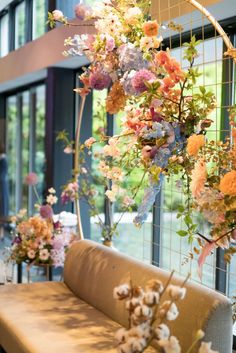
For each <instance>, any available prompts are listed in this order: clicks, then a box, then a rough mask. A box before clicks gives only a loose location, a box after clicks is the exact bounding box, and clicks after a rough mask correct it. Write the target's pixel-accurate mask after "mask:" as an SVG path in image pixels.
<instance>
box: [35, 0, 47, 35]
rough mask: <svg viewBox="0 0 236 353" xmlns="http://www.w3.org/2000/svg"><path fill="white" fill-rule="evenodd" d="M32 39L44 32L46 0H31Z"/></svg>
mask: <svg viewBox="0 0 236 353" xmlns="http://www.w3.org/2000/svg"><path fill="white" fill-rule="evenodd" d="M32 31H33V33H32V36H33V39H36V38H38V37H40V36H41V35H43V34H44V33H45V32H46V0H33V28H32Z"/></svg>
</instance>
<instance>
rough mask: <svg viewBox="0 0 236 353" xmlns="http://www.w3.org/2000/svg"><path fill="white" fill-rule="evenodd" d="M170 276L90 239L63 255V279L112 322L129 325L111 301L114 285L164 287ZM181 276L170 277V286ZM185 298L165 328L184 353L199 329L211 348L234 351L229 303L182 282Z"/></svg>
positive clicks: (119, 305) (121, 305) (123, 312)
mask: <svg viewBox="0 0 236 353" xmlns="http://www.w3.org/2000/svg"><path fill="white" fill-rule="evenodd" d="M169 275H170V273H168V272H166V271H164V270H161V269H160V268H158V267H155V266H152V265H147V264H145V263H142V262H140V261H137V260H134V259H133V258H130V257H128V256H125V255H123V254H121V253H119V252H118V251H115V250H113V249H110V248H108V247H105V246H103V245H100V244H97V243H95V242H93V241H89V240H81V241H79V242H78V243H76V244H74V245H73V246H72V247H71V248H70V250H69V252H68V254H67V257H66V262H65V268H64V281H65V283H66V285H67V286H68V287H69V288H70V289H71V291H73V292H74V294H75V295H76V296H78V297H79V298H81V299H82V300H84V301H86V302H87V303H89V304H91V305H92V306H94V307H95V308H97V309H98V310H100V311H102V312H103V313H104V314H106V315H107V316H109V317H110V318H112V319H113V320H114V321H116V322H118V323H120V324H121V325H123V326H127V325H128V314H127V311H126V310H125V308H124V302H123V301H117V300H115V299H113V289H114V287H116V286H117V285H120V284H123V283H129V280H130V278H131V279H132V283H133V284H136V285H141V286H143V287H144V286H145V284H146V282H147V281H148V280H150V279H153V278H157V279H159V280H161V281H162V282H163V284H165V283H166V281H167V279H168V277H169ZM182 282H183V278H180V277H176V276H174V278H173V280H172V282H171V283H172V284H181V283H182ZM186 288H187V294H186V297H185V299H184V300H182V301H180V302H178V307H179V311H180V315H179V317H178V318H177V319H176V320H175V321H173V322H172V323H171V325H169V326H170V327H171V331H172V334H173V335H175V336H176V337H178V339H179V341H180V343H181V346H182V352H185V351H187V349H188V348H189V346H190V344H191V342H192V340H193V337H194V335H195V333H196V331H197V330H198V329H202V330H203V331H204V332H205V337H204V341H205V342H209V341H212V349H214V350H217V351H219V352H220V353H231V352H232V310H231V304H230V302H229V300H228V299H227V298H226V297H225V296H223V295H221V294H220V293H217V292H215V291H213V290H211V289H209V288H206V287H204V286H202V285H198V284H195V283H191V282H190V281H189V282H188V283H187V284H186Z"/></svg>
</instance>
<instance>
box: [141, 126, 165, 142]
mask: <svg viewBox="0 0 236 353" xmlns="http://www.w3.org/2000/svg"><path fill="white" fill-rule="evenodd" d="M142 134H143V136H142V137H143V138H144V139H147V140H150V139H152V138H162V137H163V136H165V131H164V130H163V126H162V124H161V123H158V122H154V123H153V124H152V127H151V128H148V127H147V126H145V127H144V128H143V129H142Z"/></svg>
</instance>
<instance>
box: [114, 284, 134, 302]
mask: <svg viewBox="0 0 236 353" xmlns="http://www.w3.org/2000/svg"><path fill="white" fill-rule="evenodd" d="M129 294H130V286H129V285H128V284H122V285H120V286H118V287H115V288H114V290H113V297H114V298H115V299H124V298H127V297H128V296H129Z"/></svg>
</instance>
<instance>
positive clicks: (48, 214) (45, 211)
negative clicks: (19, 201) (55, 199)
mask: <svg viewBox="0 0 236 353" xmlns="http://www.w3.org/2000/svg"><path fill="white" fill-rule="evenodd" d="M39 213H40V216H41V217H42V218H52V216H53V210H52V207H51V206H50V205H43V206H41V207H40V209H39Z"/></svg>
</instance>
